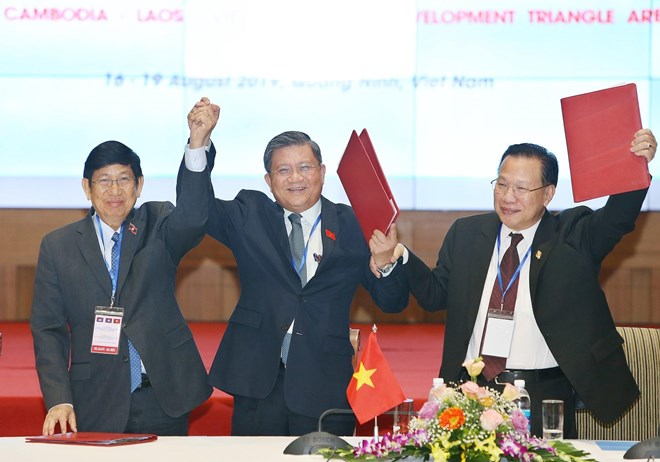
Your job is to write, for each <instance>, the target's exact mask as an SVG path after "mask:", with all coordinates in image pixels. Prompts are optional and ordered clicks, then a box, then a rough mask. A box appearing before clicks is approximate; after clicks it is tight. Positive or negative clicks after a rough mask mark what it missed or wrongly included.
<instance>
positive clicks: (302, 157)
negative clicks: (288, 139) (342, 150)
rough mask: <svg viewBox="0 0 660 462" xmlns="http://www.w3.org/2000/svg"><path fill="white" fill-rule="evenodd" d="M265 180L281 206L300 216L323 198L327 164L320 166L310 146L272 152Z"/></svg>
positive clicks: (290, 147) (298, 146) (289, 147)
mask: <svg viewBox="0 0 660 462" xmlns="http://www.w3.org/2000/svg"><path fill="white" fill-rule="evenodd" d="M308 167H311V168H308ZM264 179H265V180H266V183H267V184H268V186H269V187H270V191H271V192H272V193H273V196H274V197H275V200H276V201H277V203H278V204H280V205H281V206H282V207H284V208H285V209H287V210H290V211H292V212H296V213H301V212H304V211H305V210H307V209H309V208H310V207H311V206H313V205H314V204H315V203H316V202H317V201H318V200H319V198H320V197H321V190H322V189H323V182H324V180H325V165H323V164H321V165H319V161H318V160H317V159H316V157H315V156H314V153H313V152H312V148H311V147H310V146H309V145H307V144H302V145H293V146H286V147H283V148H278V149H275V150H274V151H273V157H272V161H271V166H270V172H269V173H266V175H265V176H264Z"/></svg>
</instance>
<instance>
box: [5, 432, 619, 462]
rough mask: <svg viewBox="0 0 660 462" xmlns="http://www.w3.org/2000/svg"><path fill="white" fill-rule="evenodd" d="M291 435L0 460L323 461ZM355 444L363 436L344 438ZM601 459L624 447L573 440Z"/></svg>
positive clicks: (35, 451) (166, 441) (40, 449)
mask: <svg viewBox="0 0 660 462" xmlns="http://www.w3.org/2000/svg"><path fill="white" fill-rule="evenodd" d="M293 439H294V438H291V437H260V438H255V437H222V436H214V437H204V436H188V437H162V438H158V440H157V441H154V442H151V443H143V444H134V445H128V446H114V447H91V446H79V445H60V444H44V443H26V442H25V438H21V437H4V438H0V460H1V461H3V462H4V461H7V462H35V461H48V462H151V461H158V462H191V461H219V462H220V461H221V462H224V461H234V460H235V461H241V462H252V461H257V460H258V461H263V462H271V461H273V462H275V461H287V462H293V461H298V462H304V461H316V462H319V461H322V460H323V458H322V457H320V456H293V455H285V454H284V453H283V451H284V448H285V447H286V446H287V445H288V444H289V443H290V442H291V441H292V440H293ZM345 439H346V440H347V441H348V442H349V443H351V444H355V443H356V442H358V441H360V440H361V438H345ZM572 443H573V444H574V445H575V446H576V447H578V448H580V449H582V450H584V451H587V452H589V453H590V454H591V455H592V456H593V458H594V459H596V460H598V461H600V462H611V461H612V462H613V461H622V460H623V453H624V451H603V450H601V449H600V448H599V447H598V446H597V445H596V444H595V443H594V442H592V441H572Z"/></svg>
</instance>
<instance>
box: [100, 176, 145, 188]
mask: <svg viewBox="0 0 660 462" xmlns="http://www.w3.org/2000/svg"><path fill="white" fill-rule="evenodd" d="M134 181H135V178H131V177H130V176H122V177H119V178H117V179H116V180H111V179H110V178H101V179H100V180H96V181H92V183H93V184H95V185H96V186H98V187H99V188H101V189H102V190H104V191H105V190H108V189H110V188H112V185H113V183H117V186H119V187H120V188H122V189H123V188H127V187H129V186H130V185H131V184H133V182H134Z"/></svg>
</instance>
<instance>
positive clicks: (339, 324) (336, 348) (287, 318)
mask: <svg viewBox="0 0 660 462" xmlns="http://www.w3.org/2000/svg"><path fill="white" fill-rule="evenodd" d="M321 201H322V205H321V214H322V218H321V225H320V226H321V236H322V241H323V256H322V258H321V263H320V265H319V267H318V268H317V271H316V274H315V275H314V277H312V278H311V279H310V280H309V281H308V282H307V284H306V285H305V287H304V288H301V286H300V279H299V277H298V275H297V273H296V272H295V270H294V269H293V268H292V266H291V251H290V249H289V240H288V237H287V232H286V228H285V225H284V214H283V210H282V207H280V206H279V205H277V204H276V203H275V202H274V201H273V200H271V199H270V198H269V197H268V196H266V195H265V194H263V193H261V192H257V191H245V190H244V191H241V192H240V193H239V194H238V195H237V196H236V198H235V199H234V200H231V201H222V200H216V201H215V203H214V204H213V205H212V207H211V210H210V216H209V228H208V233H209V234H210V235H211V236H212V237H214V238H215V239H217V240H219V241H220V242H222V243H223V244H225V245H226V246H227V247H229V248H230V249H231V250H232V252H233V254H234V257H235V259H236V262H237V263H238V274H239V278H240V285H241V296H240V299H239V301H238V305H237V306H236V308H235V309H234V312H233V313H232V315H231V318H230V319H229V324H228V326H227V330H226V331H225V333H224V335H223V338H222V342H221V343H220V347H219V349H218V352H217V355H216V357H215V360H214V362H213V366H212V367H211V371H210V372H209V380H210V383H211V384H212V385H214V386H215V387H218V388H219V389H221V390H224V391H226V392H227V393H230V394H233V395H240V396H246V397H250V398H256V399H261V398H264V397H266V396H267V395H268V394H269V393H270V392H271V391H272V389H273V387H274V385H275V381H276V379H277V374H278V370H279V364H280V347H281V344H282V339H283V337H284V334H285V333H286V331H287V329H288V328H289V326H290V324H291V321H293V319H294V318H295V321H296V322H295V325H294V326H295V327H294V333H293V337H292V340H291V347H290V350H289V356H288V362H287V371H286V376H285V398H286V403H287V406H288V407H289V409H291V410H292V411H293V412H296V413H298V414H302V415H306V416H310V417H318V416H319V415H320V414H321V413H322V412H323V411H325V410H326V409H330V408H344V409H346V408H348V402H347V399H346V388H347V386H348V383H349V381H350V378H351V376H352V374H353V367H352V362H351V357H352V355H353V348H352V346H351V343H350V340H349V315H350V308H351V302H352V300H353V295H354V294H355V291H356V289H357V286H358V284H362V285H363V286H364V287H365V288H366V289H367V290H368V291H369V292H370V293H371V295H372V297H373V298H374V300H375V301H376V303H377V304H378V305H379V306H380V307H381V308H383V309H384V310H385V311H388V312H399V311H401V310H402V309H403V308H405V307H406V305H407V304H408V297H409V294H408V286H407V283H406V277H405V274H404V273H403V271H402V270H401V268H400V267H397V268H395V269H394V270H393V272H392V274H391V275H390V276H388V277H386V278H380V279H377V278H375V277H374V276H373V275H372V274H371V272H370V270H369V267H368V264H369V258H370V252H369V248H368V246H367V243H366V241H365V239H364V237H363V235H362V233H361V231H360V227H359V225H358V222H357V220H356V218H355V214H354V213H353V210H352V209H351V208H350V207H348V206H347V205H342V204H334V203H332V202H330V201H328V200H327V199H325V198H321ZM398 266H400V265H398Z"/></svg>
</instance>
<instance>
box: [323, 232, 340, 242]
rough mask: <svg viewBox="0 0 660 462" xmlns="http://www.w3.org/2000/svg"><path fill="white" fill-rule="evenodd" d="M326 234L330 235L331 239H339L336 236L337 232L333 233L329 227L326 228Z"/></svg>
mask: <svg viewBox="0 0 660 462" xmlns="http://www.w3.org/2000/svg"><path fill="white" fill-rule="evenodd" d="M325 235H326V236H328V237H329V238H330V239H332V240H333V241H336V240H337V236H335V233H333V232H332V231H330V230H329V229H326V230H325Z"/></svg>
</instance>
